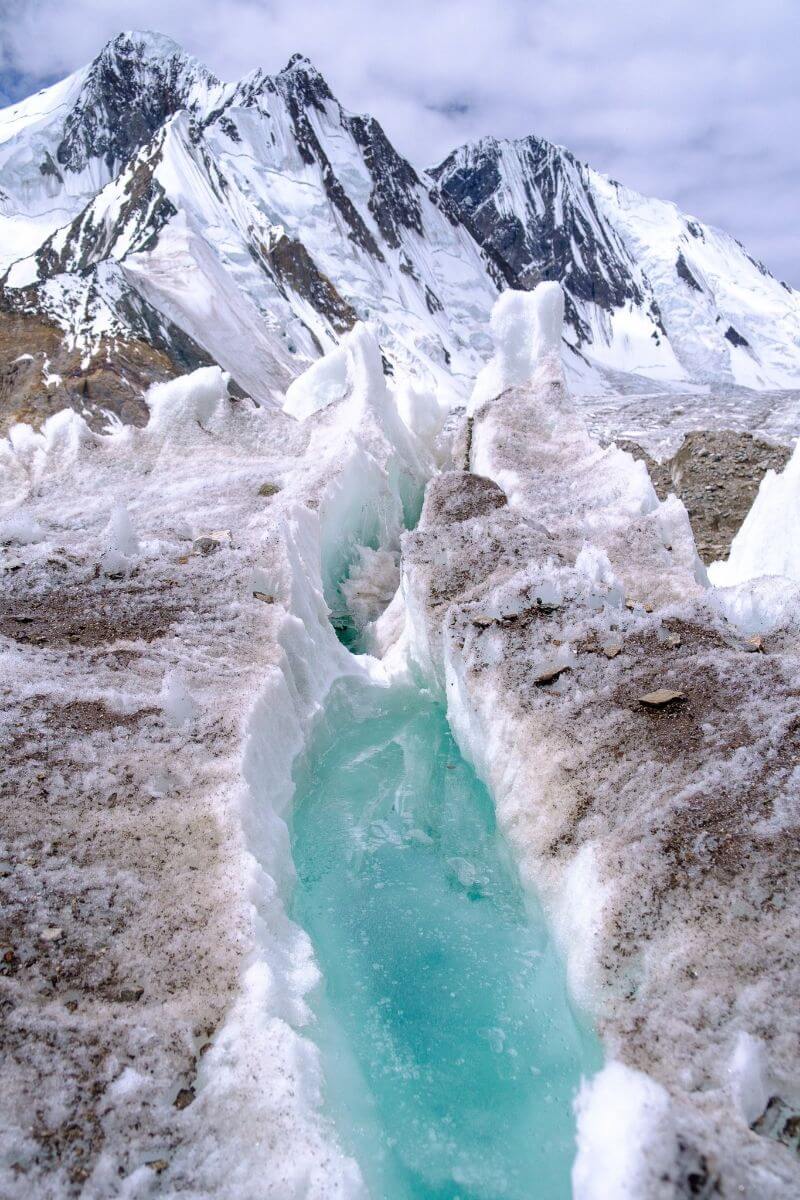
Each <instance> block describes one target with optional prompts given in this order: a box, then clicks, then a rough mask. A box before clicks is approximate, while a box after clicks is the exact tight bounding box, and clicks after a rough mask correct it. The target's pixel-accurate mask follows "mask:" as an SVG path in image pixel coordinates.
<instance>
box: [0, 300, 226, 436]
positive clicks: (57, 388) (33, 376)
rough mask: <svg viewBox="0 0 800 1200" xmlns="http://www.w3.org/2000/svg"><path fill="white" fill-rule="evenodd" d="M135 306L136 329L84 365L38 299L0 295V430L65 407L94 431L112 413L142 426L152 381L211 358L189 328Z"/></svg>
mask: <svg viewBox="0 0 800 1200" xmlns="http://www.w3.org/2000/svg"><path fill="white" fill-rule="evenodd" d="M17 300H19V297H17ZM130 306H131V312H130V319H131V324H132V327H135V328H137V330H138V335H137V336H131V337H130V338H128V339H125V340H123V339H120V338H113V339H104V340H102V341H101V342H100V343H99V344H98V345H97V346H96V348H95V350H94V352H93V353H92V355H91V357H90V361H89V362H88V363H87V362H86V361H85V358H84V355H83V353H82V352H81V351H79V350H75V349H70V348H69V346H68V345H67V343H66V342H65V340H64V333H63V330H62V329H61V328H60V327H59V326H58V325H57V324H56V323H55V322H54V321H52V320H50V319H48V317H47V316H46V314H45V313H44V312H43V311H42V310H41V308H40V307H39V308H38V310H37V307H36V304H35V302H34V303H33V305H32V311H29V312H25V311H22V310H19V311H14V310H13V309H11V308H10V307H9V305H8V301H7V298H6V299H5V300H4V298H3V297H2V295H0V436H2V435H3V434H5V432H6V431H7V430H8V428H9V427H10V426H11V425H13V424H15V422H17V421H25V422H27V423H28V424H30V425H33V426H34V427H36V428H38V427H39V426H40V425H41V424H42V422H43V421H45V420H46V419H47V418H48V417H50V416H52V415H53V413H56V412H59V411H60V410H61V409H62V408H74V409H75V410H76V411H77V412H80V413H81V414H82V415H83V416H84V417H85V418H86V420H87V422H88V424H89V425H90V427H91V428H93V429H102V428H103V427H104V426H105V425H106V423H107V421H108V418H109V414H113V415H114V416H116V417H118V418H119V420H120V421H122V422H123V424H126V425H145V424H146V423H147V419H148V415H149V410H148V408H147V405H146V404H145V401H144V392H145V391H146V390H147V388H148V387H149V386H150V385H151V384H153V383H162V382H164V381H165V380H168V379H173V378H174V377H175V376H176V375H181V374H183V373H184V372H186V371H192V370H194V369H195V368H196V367H199V366H208V365H209V364H210V362H211V360H210V359H209V357H208V355H207V354H205V352H204V351H203V350H201V349H200V347H199V346H198V345H197V344H196V343H195V342H193V341H192V339H191V338H190V337H189V336H188V335H187V334H185V333H183V332H182V331H181V330H180V329H177V328H176V327H175V326H170V327H168V328H167V329H166V330H165V326H164V322H163V319H162V318H160V317H158V315H157V314H156V313H154V312H153V311H152V310H149V311H148V309H147V306H146V305H144V304H143V303H139V304H136V303H135V300H134V298H131V301H130Z"/></svg>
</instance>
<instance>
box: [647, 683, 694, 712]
mask: <svg viewBox="0 0 800 1200" xmlns="http://www.w3.org/2000/svg"><path fill="white" fill-rule="evenodd" d="M685 699H686V696H685V694H684V693H683V692H676V691H674V690H673V689H672V688H658V689H657V690H656V691H655V692H648V693H647V694H646V695H645V696H640V697H639V703H640V704H644V705H646V707H647V708H663V707H664V705H665V704H676V703H677V702H678V701H679V700H685Z"/></svg>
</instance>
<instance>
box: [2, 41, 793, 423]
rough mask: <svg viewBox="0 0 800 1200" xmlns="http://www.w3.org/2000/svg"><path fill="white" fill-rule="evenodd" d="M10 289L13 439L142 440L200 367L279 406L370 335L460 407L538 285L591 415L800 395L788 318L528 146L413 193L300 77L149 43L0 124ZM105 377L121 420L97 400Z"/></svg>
mask: <svg viewBox="0 0 800 1200" xmlns="http://www.w3.org/2000/svg"><path fill="white" fill-rule="evenodd" d="M0 270H2V271H3V272H4V274H3V277H2V285H1V287H2V291H1V292H0V301H1V302H2V312H4V313H7V314H14V322H15V324H14V329H15V339H14V346H13V347H12V348H16V350H17V353H16V355H15V356H14V358H11V359H9V360H8V361H5V362H4V364H3V365H2V370H0V408H2V420H3V424H4V425H8V424H9V423H10V422H12V421H13V420H15V419H18V418H19V417H20V416H21V415H27V416H31V414H32V413H36V414H40V415H42V416H43V415H46V414H47V413H48V412H52V411H56V410H57V409H58V408H61V407H64V405H65V404H66V405H70V406H72V407H77V408H78V409H79V410H80V411H83V412H84V413H85V414H86V415H87V416H88V417H89V418H90V419H91V420H92V421H95V422H99V423H102V422H103V421H104V420H105V419H107V414H108V413H109V412H111V413H115V414H116V415H117V416H120V415H122V417H123V419H128V417H129V413H130V411H131V405H133V408H136V407H137V406H140V405H141V395H142V392H143V389H144V388H146V386H147V385H148V384H149V383H151V382H152V381H153V379H154V378H164V377H168V376H169V375H170V374H175V373H180V372H182V371H184V370H186V369H187V367H191V366H195V365H198V364H199V363H204V362H217V363H219V364H220V365H221V366H223V367H224V368H225V369H226V370H228V371H229V372H230V373H231V374H232V376H233V378H234V379H235V380H236V382H237V383H238V385H239V386H240V388H241V389H242V390H243V391H245V392H247V393H249V394H250V395H252V396H253V397H254V399H255V400H256V401H257V402H259V403H265V404H270V403H281V401H282V397H283V393H284V392H285V389H286V387H287V386H288V384H289V383H290V382H291V381H292V379H294V378H295V377H296V376H297V375H299V374H300V373H301V372H302V371H303V370H304V369H305V368H306V367H307V366H308V365H310V363H311V362H313V361H314V360H315V359H316V358H318V357H319V356H320V355H321V354H323V353H325V352H326V351H327V350H328V349H330V348H332V347H333V346H335V345H336V344H337V343H338V340H339V338H340V337H341V336H342V335H343V334H344V333H345V332H347V330H349V329H350V328H351V327H352V325H353V323H354V322H355V321H356V320H363V321H367V322H369V323H370V324H371V326H372V328H373V330H374V332H375V333H376V335H377V337H378V339H379V341H380V343H381V345H382V348H383V352H384V359H385V363H386V369H387V371H389V372H391V373H394V374H396V375H397V376H398V377H399V378H403V379H409V380H413V382H414V386H417V387H420V386H421V387H423V388H426V389H427V390H430V391H435V392H436V393H437V394H438V395H439V396H440V398H441V399H442V400H443V401H445V402H452V401H458V400H460V399H463V397H464V396H465V395H466V394H467V392H468V390H469V388H470V386H471V382H472V380H473V379H474V377H475V375H476V373H477V371H478V370H479V369H480V367H481V365H482V363H483V361H484V360H485V357H486V355H487V353H488V342H487V339H486V334H485V329H486V326H487V322H488V316H489V313H490V311H491V307H492V305H493V303H494V300H495V299H496V297H497V294H498V292H499V291H500V290H502V289H503V288H505V287H509V286H511V287H515V288H521V289H529V288H531V287H533V286H535V284H536V283H537V282H538V281H539V280H541V279H543V278H544V279H550V278H558V279H562V280H563V281H564V283H565V289H566V293H567V315H568V325H567V328H566V346H565V358H566V364H567V372H568V375H569V377H570V380H571V383H572V385H573V387H577V388H578V389H580V390H583V391H587V390H588V391H593V390H607V389H608V388H609V387H613V386H614V383H613V382H610V381H613V379H614V377H615V375H616V374H617V373H619V372H625V373H627V374H628V375H631V376H642V377H644V378H645V379H646V380H648V381H650V385H652V382H653V381H656V382H657V383H658V384H659V385H660V386H663V387H664V388H666V389H669V388H670V387H673V386H675V385H682V386H686V384H687V383H689V384H694V383H698V382H699V383H701V384H708V383H714V382H722V383H725V384H726V385H731V384H739V385H743V386H748V387H762V386H763V387H766V386H771V387H789V386H793V385H794V384H796V383H797V380H798V378H800V298H799V297H798V295H797V293H795V292H793V291H792V290H791V289H789V288H787V287H785V286H784V285H781V284H779V283H778V282H777V281H775V280H774V279H773V278H772V277H771V276H770V275H769V274H768V272H766V270H765V268H763V267H761V266H760V265H759V264H756V263H754V262H753V260H752V259H750V258H749V257H748V256H747V255H746V253H745V252H744V251H743V250H742V249H741V247H739V246H738V244H737V243H735V242H734V241H733V239H730V238H727V237H726V235H724V234H720V233H718V232H717V231H715V230H712V229H710V228H708V227H706V226H702V225H700V224H699V223H697V222H695V221H693V220H692V219H690V218H687V217H684V216H683V215H682V214H680V213H679V212H678V211H677V210H676V209H674V206H671V205H664V204H661V202H658V201H647V200H645V199H644V198H642V197H639V196H637V195H636V194H635V193H633V192H629V191H627V190H626V189H623V188H621V187H620V186H619V185H617V184H614V183H612V182H611V181H609V180H606V179H604V177H602V176H600V175H599V174H598V173H597V172H594V171H592V170H591V168H588V167H585V166H584V165H583V164H581V163H579V162H578V161H577V160H576V159H575V158H574V157H573V156H572V155H571V154H570V153H569V152H568V151H565V150H561V149H559V148H557V147H554V146H551V145H549V144H548V143H546V142H543V141H541V140H539V139H536V138H527V139H523V140H522V141H521V142H517V143H508V142H499V141H496V140H495V139H484V140H483V141H481V142H480V143H477V144H476V145H475V146H473V147H463V148H461V149H460V150H458V151H456V152H454V154H452V155H451V156H450V157H449V158H448V159H446V160H445V162H444V163H442V164H440V165H439V166H438V167H436V168H434V169H433V170H432V171H431V172H430V173H425V172H421V171H418V170H417V169H415V168H414V167H413V166H412V165H411V164H410V163H409V162H408V161H407V160H406V159H404V158H403V157H402V156H401V155H400V154H399V153H398V152H397V151H396V149H395V148H394V147H393V146H392V144H391V142H390V140H389V139H388V138H387V136H386V134H385V133H384V131H383V129H382V128H381V126H380V125H379V123H378V122H377V121H376V120H375V119H374V118H373V117H369V116H357V115H352V114H350V113H348V112H347V111H346V110H345V109H343V108H342V106H341V105H340V104H339V102H338V101H337V100H336V98H335V97H334V96H333V93H332V92H331V90H330V88H329V87H328V85H327V83H326V82H325V80H324V79H323V77H322V76H321V75H320V74H319V72H318V71H317V70H316V69H315V68H314V67H313V66H312V64H311V63H310V62H309V61H308V59H306V58H304V57H303V56H301V55H295V56H293V58H292V59H291V60H290V62H289V63H288V64H287V66H286V67H285V68H284V70H282V71H281V72H279V73H278V74H277V75H267V74H265V73H264V72H263V71H261V70H258V71H255V72H253V73H252V74H251V75H249V76H247V77H246V78H245V79H243V80H241V81H240V82H238V83H233V84H226V83H222V82H221V81H220V80H218V79H217V78H216V77H215V76H214V75H213V74H212V73H211V72H209V71H208V70H207V69H206V68H205V67H204V66H202V64H200V63H198V62H197V61H196V60H195V59H192V58H191V57H190V56H188V55H186V54H185V53H184V52H183V51H182V50H181V49H180V47H178V46H177V45H176V44H175V43H173V42H171V41H170V40H169V39H167V38H163V37H161V36H160V35H157V34H149V33H148V34H140V33H127V34H121V35H120V36H119V37H117V38H115V39H114V40H113V41H112V42H110V43H109V44H108V45H107V46H106V47H105V48H104V49H103V50H102V51H101V53H100V54H99V55H98V57H97V58H96V59H95V60H94V62H93V63H92V64H90V66H88V67H86V68H84V69H83V70H81V71H78V72H76V73H75V74H74V75H72V76H70V77H69V78H68V79H66V80H64V81H63V82H62V83H59V84H56V85H55V86H54V87H52V88H48V89H46V90H45V91H44V92H40V93H38V94H37V95H36V96H34V97H31V98H30V99H28V100H25V101H22V102H21V103H19V104H17V105H14V106H12V107H11V108H9V109H6V110H4V111H3V112H0ZM22 318H24V319H22ZM9 319H10V317H9ZM42 327H46V328H47V329H48V330H50V331H56V333H55V334H52V335H51V334H48V336H47V338H46V339H45V340H46V341H47V343H48V347H49V349H48V351H47V354H46V355H45V352H44V351H43V349H42V345H43V340H42V339H43V335H42V334H41V328H42ZM26 329H27V330H29V331H30V333H25V332H24V331H25V330H26ZM36 331H39V332H36ZM132 345H138V346H140V347H141V352H137V353H136V354H131V352H130V349H129V348H130V346H132ZM151 352H152V353H151ZM20 355H21V356H23V358H24V356H26V355H30V356H31V358H32V359H33V361H34V362H35V363H36V364H37V368H38V370H39V374H40V383H39V385H38V392H37V387H36V384H35V383H34V382H33V376H34V375H35V372H34V371H33V370H32V368H30V366H28V367H27V368H26V370H25V372H24V374H25V376H26V380H27V382H26V384H25V387H24V388H22V389H21V388H20V385H19V384H18V376H19V374H20V373H19V371H17V370H15V362H16V360H17V359H18V358H19V357H20ZM145 360H147V361H145ZM25 361H27V362H30V360H28V359H25ZM123 362H124V363H125V366H124V368H123V367H122V365H121V364H122V363H123ZM136 364H139V365H136ZM101 367H102V371H103V372H104V378H106V380H107V382H108V385H109V390H110V393H111V394H110V395H109V397H108V401H107V403H104V402H103V397H102V395H99V396H98V398H97V399H96V400H95V399H90V398H88V397H87V392H86V387H85V381H86V377H87V375H91V374H92V373H95V374H96V373H97V371H98V370H99V369H101ZM112 384H113V386H112ZM128 401H129V402H128ZM142 411H144V410H142Z"/></svg>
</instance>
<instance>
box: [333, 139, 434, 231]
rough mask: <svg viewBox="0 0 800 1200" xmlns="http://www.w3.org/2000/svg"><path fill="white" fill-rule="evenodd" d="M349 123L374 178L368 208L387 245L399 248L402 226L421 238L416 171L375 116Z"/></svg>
mask: <svg viewBox="0 0 800 1200" xmlns="http://www.w3.org/2000/svg"><path fill="white" fill-rule="evenodd" d="M347 124H348V128H349V129H350V132H351V133H352V135H353V137H354V138H355V141H356V143H357V145H358V146H360V148H361V153H362V155H363V157H364V162H365V164H366V166H367V169H368V170H369V173H370V176H371V178H372V194H371V195H370V198H369V210H370V212H371V213H372V215H373V216H374V218H375V220H376V222H377V225H378V228H379V229H380V231H381V233H382V234H383V237H384V238H385V240H386V243H387V245H389V246H391V247H392V248H393V249H397V247H398V246H399V245H400V236H399V232H400V230H401V229H413V230H414V231H415V232H416V233H418V234H419V235H420V237H421V236H422V213H421V212H420V207H419V198H418V196H417V189H418V188H419V186H420V181H419V177H418V175H417V173H416V171H415V170H414V168H413V167H412V166H411V164H410V163H408V162H406V160H405V159H404V158H401V157H400V155H399V154H398V153H397V151H396V150H395V148H394V146H393V145H392V144H391V142H390V141H389V139H388V138H387V136H386V134H385V133H384V132H383V129H382V128H381V126H380V125H379V124H378V122H377V121H376V120H375V119H374V117H350V118H349V120H348V122H347Z"/></svg>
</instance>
